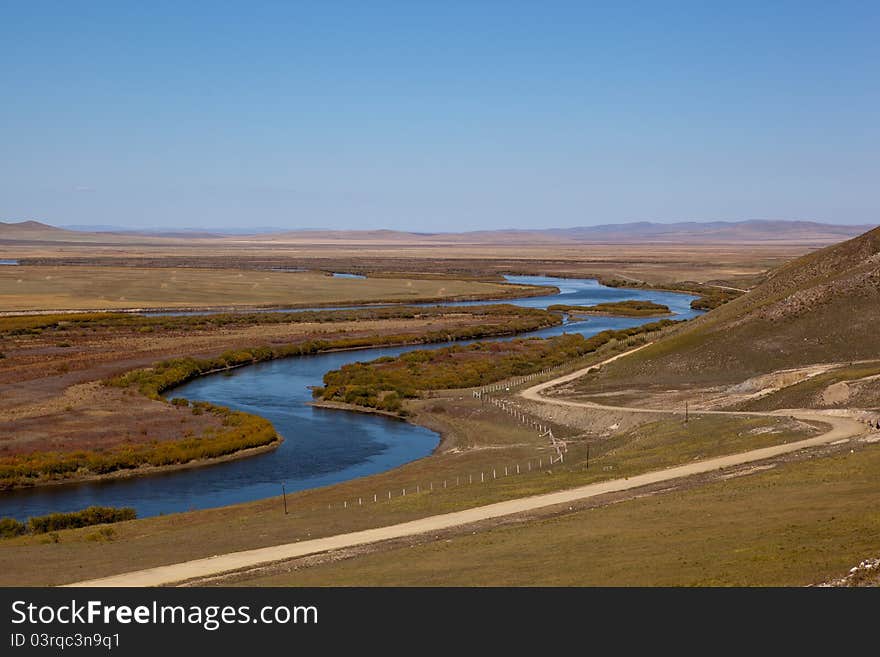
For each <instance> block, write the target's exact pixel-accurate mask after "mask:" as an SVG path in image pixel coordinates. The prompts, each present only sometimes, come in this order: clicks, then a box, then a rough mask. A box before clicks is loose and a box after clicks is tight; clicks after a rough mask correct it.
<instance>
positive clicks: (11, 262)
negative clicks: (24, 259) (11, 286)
mask: <svg viewBox="0 0 880 657" xmlns="http://www.w3.org/2000/svg"><path fill="white" fill-rule="evenodd" d="M17 264H18V260H4V259H0V265H17Z"/></svg>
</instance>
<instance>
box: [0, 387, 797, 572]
mask: <svg viewBox="0 0 880 657" xmlns="http://www.w3.org/2000/svg"><path fill="white" fill-rule="evenodd" d="M420 408H421V410H418V409H416V410H417V413H418V414H417V416H416V418H415V420H416V421H418V422H420V423H426V424H429V425H430V426H433V427H434V428H436V429H439V430H442V431H443V432H444V440H443V443H442V444H441V446H440V449H439V450H438V451H437V453H435V454H434V455H432V456H430V457H427V458H424V459H420V460H418V461H414V462H412V463H409V464H407V465H405V466H402V467H400V468H397V469H394V470H391V471H388V472H385V473H381V474H377V475H373V476H370V477H366V478H362V479H356V480H353V481H350V482H346V483H343V484H337V485H335V486H331V487H327V488H320V489H313V490H308V491H303V492H300V493H296V494H293V495H290V494H289V495H288V505H289V508H290V514H289V515H287V516H285V515H283V512H282V507H281V500H280V499H278V498H272V499H268V500H260V501H257V502H253V503H248V504H241V505H236V506H231V507H225V508H219V509H210V510H205V511H194V512H189V513H184V514H173V515H170V516H160V517H154V518H146V519H143V520H135V521H131V522H125V523H118V524H116V525H114V526H113V535H112V537H111V539H109V540H106V541H101V542H99V543H96V542H95V541H94V539H92V538H89V536H90V535H92V534H94V529H90V528H84V529H74V530H65V531H61V532H58V541H57V542H54V541H52V540H48V539H47V538H46V537H40V536H31V537H21V538H14V539H7V540H0V573H2V574H0V584H3V585H35V584H43V585H45V584H60V583H64V582H71V581H79V580H82V579H88V578H92V577H98V576H103V575H109V574H113V573H118V572H125V571H129V570H134V569H139V568H145V567H150V566H155V565H161V564H166V563H176V562H179V561H182V560H187V559H193V558H198V557H203V556H209V555H212V554H221V553H225V552H230V551H236V550H242V549H248V548H253V547H262V546H268V545H274V544H278V543H284V542H290V541H295V540H297V539H305V538H317V537H320V536H330V535H333V534H338V533H344V532H348V531H354V530H358V529H366V528H369V527H377V526H383V525H387V524H393V523H397V522H403V521H405V520H411V519H415V518H419V517H425V516H428V515H433V514H436V513H444V512H448V511H453V510H458V509H464V508H468V507H473V506H478V505H482V504H489V503H492V502H497V501H501V500H506V499H513V498H516V497H522V496H524V495H533V494H538V493H542V492H548V491H552V490H559V489H563V488H570V487H573V486H576V485H580V484H584V483H590V482H594V481H600V480H604V479H610V478H616V477H620V476H630V475H632V474H636V473H639V472H644V471H646V470H650V469H655V468H658V467H663V466H665V465H671V464H673V463H677V462H679V461H680V460H681V459H682V458H691V457H693V456H694V455H695V454H696V455H700V456H711V455H719V454H725V453H731V452H734V451H741V450H742V449H747V448H751V447H754V446H758V445H771V444H776V443H779V442H787V441H791V440H796V439H799V438H802V437H804V436H806V435H809V434H810V433H811V432H812V430H811V429H810V428H808V427H803V426H798V425H793V424H790V423H788V422H787V421H783V420H779V419H773V418H768V419H766V420H764V419H760V418H758V419H741V418H707V419H706V422H707V424H706V426H702V427H699V428H698V425H693V426H692V428H691V429H690V430H688V429H687V428H684V427H682V425H681V423H680V422H679V421H677V420H672V421H668V422H667V423H665V424H664V425H663V430H662V431H660V432H658V436H659V438H658V439H657V441H656V444H654V445H652V446H651V449H650V450H648V451H643V450H642V449H640V447H639V441H640V439H641V437H640V436H639V435H638V434H637V433H634V432H627V433H624V434H621V435H619V436H616V437H615V439H614V440H612V441H609V442H608V443H607V444H605V445H594V446H593V451H592V453H591V455H590V463H589V467H587V463H586V460H585V459H586V450H585V445H584V444H583V443H580V444H579V443H577V441H575V442H573V443H572V446H571V447H570V451H569V458H568V459H567V460H566V463H565V464H564V465H559V464H557V465H555V466H553V467H548V466H547V457H548V456H549V455H550V454H551V453H552V450H551V449H550V447H549V444H548V443H547V441H546V439H541V438H539V437H538V436H537V435H536V433H535V432H534V431H531V430H527V429H525V428H524V427H522V425H520V424H519V423H517V422H514V421H513V420H512V419H511V418H510V416H508V415H507V414H505V413H502V412H500V411H497V410H495V409H494V408H486V407H484V406H483V405H481V404H480V403H478V402H474V401H473V400H471V399H468V398H467V397H466V396H465V395H463V394H461V393H459V392H457V391H450V392H448V393H445V394H443V395H438V396H436V397H434V398H432V399H429V400H425V401H424V402H421V406H420ZM556 430H557V431H560V432H564V431H565V428H564V427H561V426H557V427H556ZM661 443H662V444H661ZM664 445H665V447H666V449H665V450H664V449H662V446H664ZM539 459H541V460H542V462H543V467H538V461H539ZM528 462H531V463H532V464H533V469H532V470H531V471H529V470H527V466H526V463H528ZM516 464H521V474H519V475H515V474H513V473H514V472H515V465H516ZM505 466H508V468H509V473H510V474H509V475H508V476H505V475H504V474H503V468H504V467H505ZM493 469H494V470H495V471H496V475H497V478H495V477H493V476H492V470H493ZM481 472H482V473H484V474H485V478H486V481H485V483H480V476H479V475H480V473H481ZM468 475H471V476H472V477H473V480H472V481H473V483H470V484H468V483H466V482H467V481H468V479H467V478H468ZM444 480H446V481H447V483H448V487H447V488H443V487H442V482H443V481H444ZM432 483H433V490H431V484H432ZM417 487H419V488H417ZM404 488H406V489H407V494H406V496H401V494H400V493H401V491H402V490H403V489H404ZM389 490H390V491H392V492H393V498H392V499H391V500H390V501H389V500H387V498H386V497H385V493H386V492H387V491H389ZM374 493H377V494H381V495H380V501H379V502H378V503H375V504H373V503H372V495H373V494H374ZM358 498H361V499H362V500H363V501H364V502H365V504H363V505H358V504H357V500H358ZM346 504H347V507H346V506H345V505H346ZM328 505H330V508H329V509H328ZM230 529H233V530H234V531H230ZM512 565H514V566H515V563H514V564H512Z"/></svg>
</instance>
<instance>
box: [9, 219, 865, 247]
mask: <svg viewBox="0 0 880 657" xmlns="http://www.w3.org/2000/svg"><path fill="white" fill-rule="evenodd" d="M868 228H869V227H868V226H845V225H836V224H823V223H816V222H811V221H763V220H760V221H710V222H696V221H688V222H678V223H668V224H664V223H652V222H636V223H626V224H606V225H600V226H583V227H576V228H543V229H535V230H513V229H509V230H480V231H470V232H464V233H419V232H406V231H397V230H292V231H282V232H275V233H255V234H250V235H248V234H244V232H245V231H246V230H247V227H246V226H245V227H243V228H241V229H237V230H236V231H235V234H219V233H217V232H206V231H198V230H192V231H188V230H186V229H177V230H169V231H147V230H137V231H136V230H130V231H124V230H118V231H114V232H109V231H103V230H102V231H82V230H70V229H64V228H57V227H55V226H50V225H48V224H44V223H40V222H37V221H23V222H13V223H4V222H0V240H2V241H30V242H76V243H88V242H95V243H101V244H113V243H121V244H133V243H137V242H145V241H149V242H154V241H155V240H157V239H158V240H163V241H164V240H176V241H177V242H179V243H186V242H188V241H199V242H202V243H205V242H217V243H235V244H240V243H255V244H261V245H265V244H273V243H277V244H325V243H330V244H344V243H351V244H389V245H403V244H427V245H444V244H453V245H455V244H476V245H493V244H498V245H511V244H525V245H534V244H565V245H578V244H646V243H658V244H767V243H777V244H778V243H782V244H798V245H809V246H825V245H827V244H833V243H834V242H839V241H841V240H845V239H849V238H851V237H854V236H856V235H859V234H860V233H863V232H864V231H865V230H867V229H868Z"/></svg>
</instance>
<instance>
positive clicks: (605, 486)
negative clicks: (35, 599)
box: [69, 345, 865, 586]
mask: <svg viewBox="0 0 880 657" xmlns="http://www.w3.org/2000/svg"><path fill="white" fill-rule="evenodd" d="M644 346H648V345H644ZM639 348H640V349H641V348H644V347H639ZM633 351H637V350H636V349H634V350H632V351H629V352H626V353H623V354H620V355H618V356H615V357H614V358H613V359H608V361H604V362H610V361H611V360H614V359H616V358H622V357H624V356H626V355H628V354H629V353H632V352H633ZM595 367H596V366H591V367H589V368H584V369H583V370H579V371H577V372H573V373H572V374H567V375H565V376H561V377H559V378H558V379H554V380H552V381H548V382H545V383H541V384H538V385H536V386H533V387H531V388H529V389H527V390H525V391H523V392H522V393H521V394H522V395H523V396H524V397H526V398H527V399H533V400H539V401H542V402H546V403H551V404H559V405H566V406H584V407H592V408H613V409H615V410H631V411H633V412H650V413H657V412H658V411H656V410H648V409H637V408H630V409H627V408H626V407H616V406H613V407H612V406H600V405H596V404H590V403H588V402H570V401H567V400H560V399H546V398H543V397H541V396H540V392H541V391H543V390H546V389H547V388H550V387H553V386H555V385H559V384H560V383H566V382H568V381H571V380H573V379H576V378H578V377H579V376H582V375H583V374H585V373H586V372H588V371H590V370H591V369H593V368H595ZM700 412H701V413H709V412H711V413H715V414H718V413H725V412H724V411H700ZM735 414H736V415H765V416H766V415H779V414H782V415H793V416H794V417H797V418H799V419H803V420H813V421H820V422H824V423H827V424H830V425H831V429H830V430H829V431H827V432H826V433H824V434H822V435H820V436H814V437H813V438H808V439H806V440H800V441H797V442H793V443H787V444H783V445H774V446H772V447H764V448H761V449H754V450H751V451H748V452H743V453H741V454H731V455H729V456H720V457H716V458H711V459H706V460H704V461H695V462H692V463H687V464H685V465H679V466H675V467H671V468H666V469H664V470H657V471H654V472H647V473H645V474H641V475H637V476H635V477H629V478H627V479H612V480H610V481H603V482H598V483H594V484H589V485H586V486H579V487H577V488H572V489H569V490H563V491H557V492H554V493H544V494H542V495H534V496H531V497H523V498H519V499H515V500H508V501H505V502H497V503H495V504H489V505H486V506H481V507H476V508H473V509H466V510H464V511H455V512H453V513H444V514H441V515H436V516H429V517H427V518H421V519H419V520H413V521H410V522H404V523H400V524H397V525H390V526H387V527H377V528H375V529H367V530H363V531H358V532H351V533H348V534H339V535H336V536H328V537H326V538H319V539H313V540H308V541H299V542H296V543H287V544H285V545H275V546H272V547H266V548H259V549H256V550H246V551H242V552H233V553H230V554H223V555H217V556H213V557H208V558H204V559H195V560H193V561H186V562H183V563H178V564H172V565H168V566H159V567H157V568H149V569H147V570H140V571H135V572H130V573H122V574H119V575H113V576H110V577H104V578H101V579H93V580H88V581H84V582H77V583H75V584H70V585H69V586H163V585H170V584H174V583H177V582H182V581H185V580H188V579H195V578H201V577H208V576H212V575H218V574H221V573H225V572H231V571H234V570H239V569H244V568H252V567H255V566H259V565H261V564H268V563H272V562H276V561H284V560H287V559H294V558H297V557H302V556H306V555H309V554H317V553H320V552H327V551H329V550H338V549H341V548H348V547H354V546H357V545H365V544H368V543H377V542H380V541H386V540H390V539H397V538H403V537H407V536H416V535H419V534H424V533H428V532H435V531H439V530H443V529H449V528H451V527H459V526H462V525H468V524H470V523H474V522H478V521H482V520H488V519H492V518H499V517H502V516H508V515H512V514H517V513H523V512H527V511H534V510H536V509H541V508H546V507H552V506H556V505H562V504H569V503H571V502H575V501H578V500H583V499H586V498H590V497H595V496H598V495H604V494H606V493H613V492H619V491H625V490H629V489H633V488H638V487H640V486H647V485H650V484H655V483H658V482H663V481H669V480H672V479H678V478H680V477H688V476H692V475H696V474H701V473H705V472H710V471H712V470H717V469H719V468H727V467H731V466H738V465H742V464H745V463H752V462H755V461H761V460H764V459H768V458H772V457H775V456H779V455H781V454H786V453H790V452H794V451H797V450H800V449H804V448H807V447H816V446H819V445H824V444H828V443H832V442H834V441H836V440H843V439H846V438H850V437H852V436H855V435H858V434H860V433H862V432H864V430H865V427H864V425H863V424H861V423H860V422H858V421H856V420H854V419H852V418H849V417H843V416H835V415H829V414H826V413H821V412H818V411H806V410H804V411H801V410H798V411H778V412H774V413H735Z"/></svg>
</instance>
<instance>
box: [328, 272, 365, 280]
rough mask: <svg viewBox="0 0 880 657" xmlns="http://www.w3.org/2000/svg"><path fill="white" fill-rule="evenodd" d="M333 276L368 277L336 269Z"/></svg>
mask: <svg viewBox="0 0 880 657" xmlns="http://www.w3.org/2000/svg"><path fill="white" fill-rule="evenodd" d="M333 278H359V279H361V278H366V276H362V275H361V274H346V273H345V272H341V271H336V272H333Z"/></svg>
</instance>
